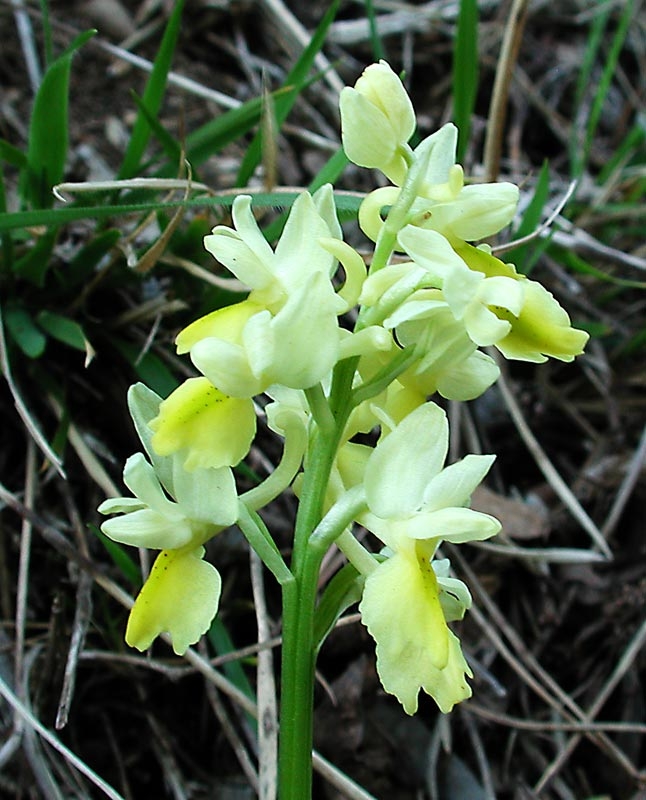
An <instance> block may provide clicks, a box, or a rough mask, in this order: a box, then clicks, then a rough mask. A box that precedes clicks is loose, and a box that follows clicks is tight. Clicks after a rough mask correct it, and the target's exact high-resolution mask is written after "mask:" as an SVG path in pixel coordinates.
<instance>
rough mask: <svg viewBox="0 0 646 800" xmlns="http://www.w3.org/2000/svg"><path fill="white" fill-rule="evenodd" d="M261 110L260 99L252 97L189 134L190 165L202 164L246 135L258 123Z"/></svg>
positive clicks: (187, 147)
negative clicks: (230, 143)
mask: <svg viewBox="0 0 646 800" xmlns="http://www.w3.org/2000/svg"><path fill="white" fill-rule="evenodd" d="M261 108H262V100H261V98H259V97H254V98H253V99H251V100H247V101H246V102H245V103H243V104H242V105H241V106H240V107H239V108H232V109H231V110H229V111H225V112H224V114H221V115H220V116H219V117H216V118H215V119H213V120H211V121H210V122H207V123H206V124H205V125H202V127H200V128H198V129H197V130H195V131H193V132H192V133H190V134H189V135H188V137H187V138H186V153H187V158H188V160H189V162H190V163H191V165H192V166H199V165H200V164H203V163H204V162H205V161H206V160H207V159H208V158H210V157H211V156H212V155H214V154H215V153H217V152H219V151H220V150H221V149H222V148H223V147H225V145H227V144H229V142H232V141H234V140H235V139H238V138H240V137H241V136H243V135H244V134H245V133H247V131H249V130H250V129H251V128H252V127H253V126H254V125H256V124H257V123H258V121H259V119H260V112H261Z"/></svg>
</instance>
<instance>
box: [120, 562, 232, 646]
mask: <svg viewBox="0 0 646 800" xmlns="http://www.w3.org/2000/svg"><path fill="white" fill-rule="evenodd" d="M203 555H204V548H203V547H198V548H197V549H195V550H189V551H183V550H180V551H177V550H163V551H162V552H161V553H160V554H159V555H158V556H157V559H156V561H155V563H154V564H153V568H152V570H151V572H150V575H149V576H148V580H147V581H146V583H145V584H144V585H143V588H142V589H141V591H140V592H139V595H138V596H137V599H136V601H135V604H134V606H133V608H132V610H131V612H130V618H129V620H128V627H127V629H126V642H127V643H128V644H129V645H130V646H131V647H136V648H137V650H142V651H143V650H146V649H147V648H148V647H150V645H151V644H152V643H153V641H154V640H155V639H156V638H157V636H159V634H161V633H168V634H170V637H171V639H172V643H173V650H174V651H175V652H176V653H177V655H182V654H183V653H185V652H186V650H187V649H188V647H189V646H190V645H192V644H195V643H196V642H197V641H198V640H199V638H200V637H201V636H202V635H203V634H204V633H206V631H207V630H208V629H209V627H210V626H211V622H212V621H213V618H214V617H215V615H216V613H217V610H218V603H219V600H220V589H221V585H222V581H221V579H220V575H219V573H218V571H217V570H216V569H215V567H214V566H213V565H212V564H209V563H208V562H206V561H203V559H202V556H203Z"/></svg>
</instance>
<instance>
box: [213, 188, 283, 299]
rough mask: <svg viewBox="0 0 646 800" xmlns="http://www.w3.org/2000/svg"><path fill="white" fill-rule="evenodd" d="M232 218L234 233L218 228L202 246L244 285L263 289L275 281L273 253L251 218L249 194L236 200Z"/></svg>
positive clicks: (222, 227) (227, 228)
mask: <svg viewBox="0 0 646 800" xmlns="http://www.w3.org/2000/svg"><path fill="white" fill-rule="evenodd" d="M232 216H233V223H234V225H235V228H236V230H233V229H232V228H229V227H228V226H226V225H218V226H217V227H215V228H213V231H212V233H211V234H210V235H208V236H205V237H204V247H205V248H206V249H207V250H208V251H209V253H211V255H212V256H215V258H217V260H218V261H220V262H221V263H222V264H224V266H225V267H226V268H227V269H228V270H229V272H232V273H233V274H234V275H235V276H236V277H237V278H238V279H239V280H241V281H242V282H243V283H245V284H246V285H247V286H249V287H251V288H253V289H264V288H266V287H267V286H268V285H269V284H270V283H271V281H272V280H273V279H274V276H273V274H272V267H273V262H274V253H273V250H272V249H271V247H270V246H269V244H268V243H267V240H266V239H265V237H264V236H263V235H262V233H261V231H260V229H259V228H258V223H257V222H256V220H255V219H254V216H253V213H252V211H251V197H249V195H241V196H240V197H236V199H235V200H234V201H233V212H232Z"/></svg>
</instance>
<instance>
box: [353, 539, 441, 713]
mask: <svg viewBox="0 0 646 800" xmlns="http://www.w3.org/2000/svg"><path fill="white" fill-rule="evenodd" d="M359 610H360V612H361V616H362V621H363V623H364V625H365V626H366V627H367V628H368V631H369V632H370V635H371V636H372V637H373V639H374V640H375V642H376V644H377V671H378V673H379V677H380V680H381V683H382V685H383V687H384V689H385V690H386V691H387V692H389V693H390V694H393V695H395V696H396V697H397V699H398V700H399V702H400V703H401V704H402V706H403V707H404V710H405V711H406V713H408V714H414V713H415V711H416V710H417V695H418V692H419V689H420V687H421V686H423V685H424V683H425V682H427V681H428V677H429V674H430V675H434V674H435V672H436V671H438V670H441V669H442V668H444V667H445V666H446V665H447V663H448V659H449V631H448V628H447V626H446V621H445V619H444V614H443V613H442V607H441V605H440V600H439V589H438V584H437V579H436V577H435V573H434V572H433V569H432V568H431V566H430V564H429V563H428V561H426V560H425V559H423V558H419V559H418V558H417V557H415V551H413V554H411V553H406V554H402V553H396V554H395V555H393V556H392V557H391V558H389V559H388V560H387V561H385V562H383V563H382V564H380V565H379V566H378V567H377V569H375V570H374V572H372V573H371V574H370V575H369V576H368V577H367V578H366V583H365V587H364V592H363V598H362V600H361V604H360V606H359Z"/></svg>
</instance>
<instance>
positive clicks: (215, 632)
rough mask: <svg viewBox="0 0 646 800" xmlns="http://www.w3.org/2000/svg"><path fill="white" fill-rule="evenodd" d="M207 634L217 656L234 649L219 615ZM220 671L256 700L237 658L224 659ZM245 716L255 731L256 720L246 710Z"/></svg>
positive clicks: (251, 698) (256, 727)
mask: <svg viewBox="0 0 646 800" xmlns="http://www.w3.org/2000/svg"><path fill="white" fill-rule="evenodd" d="M207 636H208V638H209V641H210V642H211V646H212V647H213V649H214V650H215V652H216V654H217V655H219V656H225V655H228V654H229V653H233V652H234V651H235V649H236V647H235V645H234V643H233V641H232V639H231V636H230V635H229V631H228V630H227V628H226V626H225V624H224V622H222V620H221V618H220V617H219V616H216V617H215V619H214V620H213V622H212V623H211V627H210V629H209V632H208V634H207ZM222 671H223V672H224V674H225V675H226V677H227V678H228V679H229V680H230V681H231V683H232V684H233V685H234V686H235V687H236V688H238V689H240V691H241V692H242V693H243V694H244V695H246V696H247V697H248V698H249V699H250V700H253V702H254V703H255V702H256V693H255V691H254V689H253V686H252V685H251V683H250V681H249V678H248V677H247V674H246V672H245V671H244V668H243V666H242V664H241V663H240V661H239V660H237V659H235V660H232V661H225V662H224V664H222ZM245 717H246V719H247V723H248V724H249V725H250V726H251V729H252V730H254V731H256V730H257V729H258V722H257V720H256V719H254V718H253V717H252V716H251V714H247V713H246V712H245Z"/></svg>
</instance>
